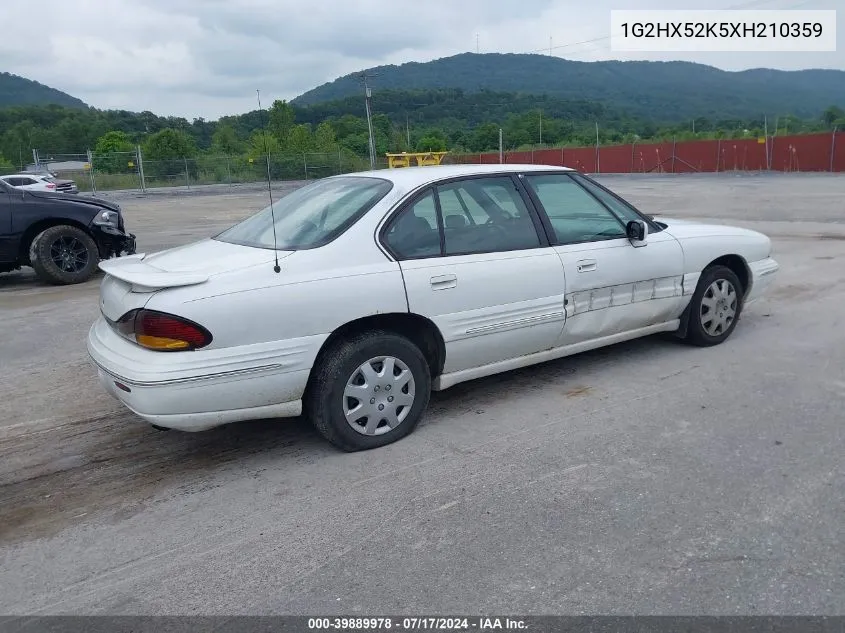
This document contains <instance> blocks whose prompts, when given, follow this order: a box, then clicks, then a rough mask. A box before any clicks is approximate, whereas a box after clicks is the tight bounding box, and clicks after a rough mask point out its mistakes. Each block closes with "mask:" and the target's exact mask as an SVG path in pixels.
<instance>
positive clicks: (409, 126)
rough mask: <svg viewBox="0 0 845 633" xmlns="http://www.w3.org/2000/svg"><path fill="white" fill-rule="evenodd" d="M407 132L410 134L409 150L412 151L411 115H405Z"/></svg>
mask: <svg viewBox="0 0 845 633" xmlns="http://www.w3.org/2000/svg"><path fill="white" fill-rule="evenodd" d="M405 134H407V135H408V151H409V152H410V151H411V117H409V116H408V115H407V114H406V115H405Z"/></svg>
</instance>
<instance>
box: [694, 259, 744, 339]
mask: <svg viewBox="0 0 845 633" xmlns="http://www.w3.org/2000/svg"><path fill="white" fill-rule="evenodd" d="M723 291H727V292H728V296H727V297H724V296H722V295H721V293H722V292H723ZM744 293H745V289H744V288H743V287H742V282H740V280H739V277H737V276H736V273H734V271H732V270H731V269H730V268H728V267H727V266H713V267H711V268H707V269H705V270H704V272H703V273H702V274H701V278H700V279H699V280H698V286H697V287H696V289H695V293H694V294H693V296H692V300H691V301H690V312H689V324H688V327H687V336H686V341H687V342H688V343H690V344H692V345H696V346H698V347H712V346H713V345H719V344H720V343H724V342H725V341H726V340H727V339H728V337H729V336H730V335H731V334H732V333H733V331H734V329H735V328H736V324H737V322H738V321H739V317H740V314H741V313H742V307H743V306H742V299H743V295H744ZM711 303H712V307H710V306H709V305H708V304H711Z"/></svg>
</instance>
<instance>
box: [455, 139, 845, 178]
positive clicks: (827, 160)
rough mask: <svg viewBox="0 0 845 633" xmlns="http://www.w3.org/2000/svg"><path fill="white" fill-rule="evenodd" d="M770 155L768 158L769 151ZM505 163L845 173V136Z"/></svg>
mask: <svg viewBox="0 0 845 633" xmlns="http://www.w3.org/2000/svg"><path fill="white" fill-rule="evenodd" d="M767 149H768V154H769V155H768V156H767V155H766V150H767ZM455 161H456V162H460V163H474V164H485V165H486V164H496V163H498V162H499V154H498V152H491V153H486V154H466V155H463V156H456V157H455ZM504 162H506V163H512V164H513V163H520V164H535V165H560V166H563V167H571V168H573V169H577V170H578V171H582V172H585V173H603V174H613V173H691V172H716V171H765V170H767V169H771V170H773V171H834V172H845V132H837V133H836V134H835V135H834V134H833V133H823V134H806V135H801V136H778V137H769V141H768V144H767V143H765V142H760V140H759V139H722V140H713V141H683V142H678V143H672V142H671V141H670V142H664V143H643V144H636V145H611V146H605V147H600V148H599V149H598V151H597V150H596V148H595V147H564V148H560V149H542V150H536V151H533V152H532V151H527V152H505V154H504Z"/></svg>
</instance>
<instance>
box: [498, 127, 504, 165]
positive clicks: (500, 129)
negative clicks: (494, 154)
mask: <svg viewBox="0 0 845 633" xmlns="http://www.w3.org/2000/svg"><path fill="white" fill-rule="evenodd" d="M502 150H503V147H502V128H499V164H500V165H501V164H502V163H504V162H505V161H504V152H503V151H502Z"/></svg>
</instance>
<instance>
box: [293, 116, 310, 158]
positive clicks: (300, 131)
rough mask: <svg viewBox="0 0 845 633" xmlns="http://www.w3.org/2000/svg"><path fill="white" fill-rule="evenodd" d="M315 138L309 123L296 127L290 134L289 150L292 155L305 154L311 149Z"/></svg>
mask: <svg viewBox="0 0 845 633" xmlns="http://www.w3.org/2000/svg"><path fill="white" fill-rule="evenodd" d="M313 143H314V136H313V135H312V134H311V126H310V125H308V124H307V123H305V124H303V125H296V126H294V127H293V128H292V129H291V131H290V133H289V134H288V142H287V150H288V151H290V152H291V153H292V154H304V153H305V152H307V151H309V150H310V149H311V146H312V145H313Z"/></svg>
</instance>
